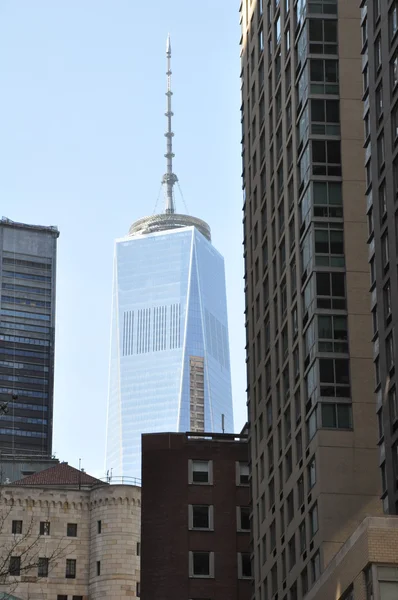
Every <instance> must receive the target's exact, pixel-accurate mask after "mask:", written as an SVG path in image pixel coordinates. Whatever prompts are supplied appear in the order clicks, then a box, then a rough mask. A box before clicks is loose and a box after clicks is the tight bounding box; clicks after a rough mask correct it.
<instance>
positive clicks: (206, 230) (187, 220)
mask: <svg viewBox="0 0 398 600" xmlns="http://www.w3.org/2000/svg"><path fill="white" fill-rule="evenodd" d="M181 227H196V229H197V230H198V231H200V233H201V234H202V235H204V236H205V238H206V239H208V240H209V242H211V232H210V227H209V225H208V224H207V223H206V222H205V221H202V219H198V218H197V217H191V216H190V215H180V214H178V213H161V214H159V215H151V216H150V217H143V218H142V219H138V220H137V221H135V222H134V223H133V224H132V226H131V227H130V229H129V236H136V235H145V234H148V233H156V232H158V231H167V230H169V229H181Z"/></svg>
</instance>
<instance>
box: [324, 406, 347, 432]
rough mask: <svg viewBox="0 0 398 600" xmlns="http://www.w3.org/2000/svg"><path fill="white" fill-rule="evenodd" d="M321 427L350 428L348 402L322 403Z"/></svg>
mask: <svg viewBox="0 0 398 600" xmlns="http://www.w3.org/2000/svg"><path fill="white" fill-rule="evenodd" d="M321 407H322V427H325V428H327V429H352V411H351V405H350V404H337V403H330V404H329V403H327V404H326V403H322V405H321Z"/></svg>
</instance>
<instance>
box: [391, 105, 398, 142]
mask: <svg viewBox="0 0 398 600" xmlns="http://www.w3.org/2000/svg"><path fill="white" fill-rule="evenodd" d="M391 128H392V142H393V144H394V146H395V145H396V144H397V142H398V104H396V105H395V106H394V108H393V109H392V111H391Z"/></svg>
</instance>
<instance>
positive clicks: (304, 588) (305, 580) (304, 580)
mask: <svg viewBox="0 0 398 600" xmlns="http://www.w3.org/2000/svg"><path fill="white" fill-rule="evenodd" d="M300 579H301V593H302V595H303V596H305V594H306V593H307V592H308V574H307V567H305V569H303V570H302V571H301V577H300Z"/></svg>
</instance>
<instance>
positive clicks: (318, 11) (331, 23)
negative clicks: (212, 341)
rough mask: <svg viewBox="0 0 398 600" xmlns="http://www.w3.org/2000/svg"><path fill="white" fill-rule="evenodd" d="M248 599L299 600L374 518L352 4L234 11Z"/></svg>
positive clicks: (356, 20)
mask: <svg viewBox="0 0 398 600" xmlns="http://www.w3.org/2000/svg"><path fill="white" fill-rule="evenodd" d="M240 14H241V27H242V38H241V61H242V63H241V67H242V70H241V77H242V88H241V89H242V163H243V164H242V167H243V191H244V206H243V211H244V256H245V293H246V331H247V376H248V411H249V421H250V422H249V425H250V448H251V474H252V496H253V550H254V562H253V564H254V580H255V598H256V599H261V600H266V599H267V598H273V597H274V596H275V594H278V597H279V598H283V599H285V598H287V599H288V600H297V599H301V598H303V597H304V596H305V595H306V594H307V593H308V591H309V590H310V589H311V587H312V586H313V585H314V584H315V583H316V581H317V580H318V579H319V577H320V575H321V573H322V572H323V571H324V570H325V569H326V567H327V565H328V564H329V563H330V561H331V560H332V558H333V556H334V555H335V554H336V553H337V552H338V551H339V549H340V548H341V547H342V545H343V544H344V543H345V541H346V540H347V538H348V537H349V536H350V535H351V533H352V532H353V531H354V530H355V528H356V527H357V526H358V525H359V523H360V522H361V521H362V519H363V518H364V517H365V516H367V515H369V514H370V515H377V514H379V513H380V512H381V508H382V507H381V502H380V493H381V486H380V478H379V471H378V462H379V456H378V450H377V446H376V444H377V424H376V419H375V417H374V413H375V398H374V394H373V352H372V345H371V341H370V340H371V337H372V333H371V315H370V311H369V305H370V294H369V278H368V265H367V249H366V240H367V230H366V215H365V211H364V206H363V195H364V192H365V174H364V169H363V162H364V156H365V153H364V150H363V124H362V76H361V67H362V61H361V48H362V45H361V35H360V34H361V30H360V19H361V16H360V8H359V3H358V2H357V0H316V1H315V0H269V1H266V0H257V1H255V0H253V1H250V2H249V1H248V0H244V1H243V2H241V6H240Z"/></svg>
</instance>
